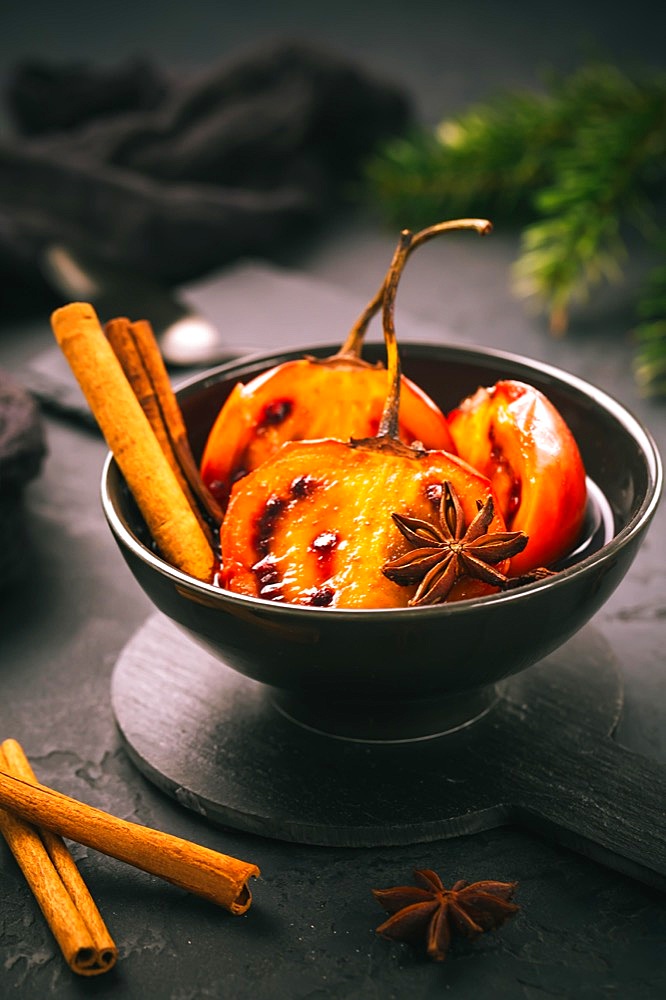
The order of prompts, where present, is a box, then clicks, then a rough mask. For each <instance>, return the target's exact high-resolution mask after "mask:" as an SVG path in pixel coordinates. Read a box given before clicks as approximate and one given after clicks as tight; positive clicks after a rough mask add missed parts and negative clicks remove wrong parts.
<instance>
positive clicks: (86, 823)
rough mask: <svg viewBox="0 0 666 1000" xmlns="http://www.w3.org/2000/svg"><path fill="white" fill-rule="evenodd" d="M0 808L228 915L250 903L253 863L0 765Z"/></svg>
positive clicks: (255, 872) (255, 869)
mask: <svg viewBox="0 0 666 1000" xmlns="http://www.w3.org/2000/svg"><path fill="white" fill-rule="evenodd" d="M0 763H1V762H0ZM0 806H4V808H5V809H6V810H8V811H11V813H13V814H15V816H18V817H20V818H21V819H23V820H27V821H28V822H29V823H34V824H36V825H38V826H39V827H42V828H45V829H47V830H52V831H53V832H54V833H57V834H59V835H60V836H61V837H68V838H69V839H70V840H74V841H76V842H77V843H79V844H85V845H86V846H87V847H93V848H94V849H95V850H97V851H101V852H102V854H108V855H109V856H110V857H113V858H117V859H118V860H120V861H125V862H126V863H127V864H130V865H133V866H134V867H135V868H140V869H141V870H142V871H145V872H149V873H150V874H151V875H157V876H159V877H160V878H163V879H165V880H166V881H167V882H171V883H172V884H173V885H177V886H180V887H181V888H183V889H186V890H187V891H188V892H192V893H195V894H196V895H198V896H202V897H203V898H204V899H208V900H210V901H211V902H213V903H217V904H218V905H219V906H223V907H225V909H227V910H229V912H230V913H233V914H240V913H245V912H246V911H247V910H248V908H249V906H250V904H251V902H252V894H251V892H250V890H249V888H248V884H247V883H248V879H249V878H250V877H257V876H258V875H259V874H260V873H259V868H258V867H257V865H255V864H252V863H250V862H247V861H240V860H238V859H237V858H232V857H229V856H228V855H226V854H220V853H218V852H217V851H213V850H211V849H210V848H207V847H201V846H199V845H198V844H193V843H191V842H190V841H188V840H183V839H181V838H180V837H174V836H172V835H171V834H168V833H162V832H161V831H159V830H153V829H150V828H149V827H145V826H140V825H139V824H138V823H130V822H129V821H128V820H123V819H118V818H117V817H115V816H112V815H110V814H109V813H106V812H103V811H102V810H101V809H95V808H93V807H92V806H88V805H85V804H84V803H83V802H78V801H77V800H76V799H72V798H70V797H69V796H67V795H63V794H61V793H60V792H56V791H54V790H53V789H52V788H47V787H46V786H45V785H39V784H38V785H32V784H30V783H28V782H26V781H23V780H21V779H19V778H15V777H13V776H12V775H10V774H9V773H8V772H7V770H6V768H4V767H0ZM1 811H2V810H1V809H0V812H1ZM7 814H9V812H8V813H7Z"/></svg>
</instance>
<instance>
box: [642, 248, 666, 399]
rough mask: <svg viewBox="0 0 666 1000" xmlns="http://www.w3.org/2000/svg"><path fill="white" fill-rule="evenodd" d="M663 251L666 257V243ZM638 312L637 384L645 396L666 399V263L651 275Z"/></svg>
mask: <svg viewBox="0 0 666 1000" xmlns="http://www.w3.org/2000/svg"><path fill="white" fill-rule="evenodd" d="M662 249H663V252H664V257H665V258H666V242H664V243H663V244H662ZM638 311H639V316H640V319H641V322H640V323H639V324H638V326H637V327H636V330H635V339H636V343H637V349H636V356H635V358H634V373H635V375H636V381H637V383H638V386H639V388H640V390H641V391H642V393H643V394H644V395H645V396H666V264H660V265H659V266H657V267H655V268H654V269H653V270H652V271H651V272H650V275H649V276H648V280H647V282H646V287H645V292H644V294H643V295H642V296H641V299H640V302H639V307H638Z"/></svg>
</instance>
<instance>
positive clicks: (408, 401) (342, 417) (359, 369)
mask: <svg viewBox="0 0 666 1000" xmlns="http://www.w3.org/2000/svg"><path fill="white" fill-rule="evenodd" d="M387 391H388V373H387V371H386V369H385V368H379V367H374V366H371V365H369V364H367V363H366V362H363V361H359V360H358V359H356V358H354V357H348V358H342V357H340V358H336V359H327V360H325V361H317V360H316V359H308V358H303V359H300V360H296V361H288V362H286V363H284V364H282V365H279V366H277V367H276V368H272V369H271V370H270V371H267V372H265V373H263V374H262V375H259V376H258V377H257V378H256V379H253V380H252V381H251V382H249V383H248V384H247V385H243V384H242V383H238V384H237V385H236V386H234V389H233V391H232V393H231V395H230V396H229V398H228V400H227V402H226V404H225V405H224V406H223V408H222V410H221V411H220V413H219V415H218V417H217V419H216V421H215V424H214V425H213V428H212V430H211V432H210V435H209V437H208V441H207V443H206V447H205V450H204V454H203V458H202V462H201V475H202V478H203V480H204V482H205V483H206V485H207V486H208V488H209V489H210V490H211V492H212V493H213V494H214V495H215V497H216V499H217V500H218V501H219V502H220V503H221V504H222V505H223V506H224V505H226V502H227V499H228V495H229V491H230V489H231V486H232V485H233V483H234V482H236V480H238V479H240V478H241V477H242V476H244V475H246V474H247V473H248V472H250V471H251V470H252V469H256V468H257V466H259V465H261V464H262V462H264V461H266V459H267V458H270V456H271V455H273V454H274V453H275V452H276V451H277V449H278V448H279V447H280V445H282V444H283V443H284V442H286V441H301V440H304V439H317V438H329V437H335V438H337V439H339V440H341V441H347V440H349V439H350V438H366V437H372V436H373V435H375V434H376V433H377V429H378V427H379V422H380V419H381V415H382V410H383V408H384V402H385V400H386V394H387ZM398 430H399V435H400V439H401V440H402V441H404V442H405V443H406V444H411V443H412V442H413V441H420V442H422V444H423V445H424V446H425V447H426V448H437V449H442V450H447V451H453V450H454V446H453V440H452V438H451V435H450V434H449V429H448V425H447V422H446V417H445V416H444V414H443V413H442V412H441V410H440V409H439V408H438V407H437V406H436V405H435V403H433V402H432V400H431V399H430V398H429V397H428V396H427V395H426V394H425V393H424V392H422V390H421V389H419V388H418V386H416V385H415V384H414V383H413V382H410V381H409V380H408V379H406V378H404V377H403V379H402V389H401V397H400V411H399V418H398Z"/></svg>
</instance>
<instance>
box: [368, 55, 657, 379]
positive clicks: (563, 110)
mask: <svg viewBox="0 0 666 1000" xmlns="http://www.w3.org/2000/svg"><path fill="white" fill-rule="evenodd" d="M664 180H666V77H664V76H660V75H656V74H652V75H644V76H643V77H641V78H638V77H636V78H633V79H632V78H630V77H629V76H627V75H625V74H623V73H621V72H620V71H619V70H618V69H616V68H614V67H612V66H608V65H601V64H596V65H593V66H588V67H585V68H583V69H581V70H579V71H578V72H577V73H574V74H572V75H571V76H570V77H568V78H565V79H564V80H559V81H558V80H553V81H551V84H550V88H549V90H548V92H547V93H545V94H540V95H534V94H523V93H518V94H506V95H502V96H500V97H498V98H496V99H495V100H494V101H492V102H489V103H488V104H486V105H480V106H477V107H475V108H472V109H471V110H470V111H468V112H466V113H465V114H463V115H460V116H458V117H457V118H454V119H451V120H447V121H445V122H442V123H441V125H439V127H438V128H437V129H436V131H434V132H429V133H425V132H422V133H418V134H416V135H412V136H411V137H408V138H406V139H402V140H399V141H394V142H392V143H391V144H390V145H389V146H388V147H387V148H386V149H384V150H383V151H381V152H380V153H379V154H378V155H377V156H375V158H374V159H373V160H372V161H371V162H370V163H369V164H368V167H367V182H368V188H367V196H368V197H369V198H370V199H371V200H374V201H375V202H376V203H378V204H379V205H380V206H381V208H382V209H383V211H384V212H385V214H386V216H387V217H388V218H389V219H390V220H391V222H392V223H397V224H399V225H400V226H401V227H402V226H409V227H412V228H416V227H422V226H424V225H427V224H429V223H430V222H432V220H433V218H444V217H447V216H451V215H454V214H474V215H480V214H486V215H489V216H490V217H491V218H494V219H495V220H498V219H500V218H504V219H510V220H512V221H514V222H519V223H520V224H521V225H522V226H523V232H522V244H521V254H520V257H519V259H518V261H517V262H516V264H515V268H514V278H515V284H514V290H515V291H516V294H519V295H521V296H524V297H531V298H533V299H534V300H535V301H536V302H537V303H539V304H540V306H541V307H542V308H543V309H545V310H546V312H547V313H548V314H549V315H550V322H551V327H552V329H553V330H554V331H556V332H563V331H564V330H565V329H566V326H567V323H568V317H569V313H570V310H571V308H572V306H573V305H574V304H578V303H584V302H585V300H586V299H587V298H588V297H589V295H590V292H591V290H592V289H593V288H594V287H595V286H597V285H598V284H599V283H600V282H602V281H617V280H620V279H621V278H622V274H623V266H624V262H625V259H626V251H625V248H624V244H623V240H622V237H621V232H622V231H623V228H624V227H625V225H626V224H627V223H629V224H631V225H633V227H634V228H635V229H636V230H637V231H638V232H639V233H640V235H641V236H642V238H644V239H645V240H647V241H648V242H650V243H652V242H656V238H657V235H658V233H657V226H656V224H655V222H654V216H655V206H654V204H653V198H654V196H655V195H657V194H658V193H659V192H660V190H663V185H664ZM661 308H662V311H661V313H660V314H659V315H658V316H656V317H655V316H652V317H651V318H650V320H649V323H650V324H652V326H651V329H652V334H651V336H650V337H649V338H648V334H647V332H646V330H647V322H648V321H647V320H646V321H645V322H644V323H643V324H642V326H641V328H640V329H641V330H642V331H643V332H642V334H641V337H642V339H641V343H642V344H643V346H644V350H646V348H645V340H646V338H647V339H649V340H650V344H651V348H650V352H649V353H650V356H651V357H652V361H651V362H648V361H647V357H646V355H645V354H644V355H643V363H642V365H641V366H640V367H637V373H638V372H639V371H640V372H641V373H642V374H641V379H642V385H643V388H644V391H650V392H653V391H662V388H661V387H662V382H661V381H660V380H659V379H656V380H655V379H651V378H649V377H646V374H645V372H646V369H645V367H644V365H645V363H647V364H648V367H650V365H652V366H654V364H655V361H654V356H655V354H656V355H658V354H659V352H660V351H663V353H664V356H665V357H666V344H665V343H664V338H663V336H661V335H658V334H657V333H655V328H654V326H653V324H654V323H655V322H658V320H659V316H661V317H666V310H664V309H663V300H662V307H661ZM637 377H638V374H637Z"/></svg>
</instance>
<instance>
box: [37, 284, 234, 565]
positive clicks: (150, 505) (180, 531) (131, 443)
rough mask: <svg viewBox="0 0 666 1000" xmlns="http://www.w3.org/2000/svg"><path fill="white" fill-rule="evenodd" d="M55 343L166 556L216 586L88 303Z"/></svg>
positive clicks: (62, 312) (189, 517)
mask: <svg viewBox="0 0 666 1000" xmlns="http://www.w3.org/2000/svg"><path fill="white" fill-rule="evenodd" d="M51 326H52V329H53V333H54V335H55V338H56V340H57V342H58V344H59V345H60V348H61V350H62V352H63V354H64V355H65V358H66V359H67V362H68V364H69V366H70V368H71V369H72V372H73V373H74V376H75V377H76V380H77V382H78V383H79V385H80V387H81V390H82V392H83V394H84V396H85V397H86V399H87V401H88V405H89V406H90V409H91V410H92V412H93V415H94V416H95V419H96V420H97V423H98V425H99V428H100V430H101V431H102V434H103V435H104V438H105V440H106V443H107V444H108V446H109V449H110V450H111V452H112V453H113V456H114V458H115V460H116V462H117V463H118V466H119V468H120V471H121V472H122V474H123V476H124V477H125V481H126V483H127V485H128V487H129V489H130V491H131V493H132V495H133V496H134V499H135V501H136V503H137V506H138V508H139V510H140V511H141V513H142V515H143V517H144V520H145V521H146V524H147V526H148V530H149V531H150V534H151V536H152V538H153V540H154V541H155V543H156V545H157V547H158V548H159V550H160V552H161V554H162V556H163V557H164V558H165V559H166V560H167V561H168V562H170V563H171V564H172V565H174V566H175V567H177V568H178V569H180V570H182V571H183V572H184V573H188V574H189V575H190V576H194V577H196V578H197V579H198V580H203V581H205V582H210V581H211V579H212V576H213V572H214V566H215V555H214V552H213V548H212V545H211V542H210V540H209V537H207V533H206V531H205V530H204V528H203V527H202V525H201V523H200V521H199V519H198V517H197V515H196V514H195V513H194V511H193V509H192V507H191V506H190V504H189V502H188V499H187V497H186V495H185V493H184V491H183V488H182V486H181V484H180V482H179V481H178V478H177V477H176V474H175V473H174V471H173V469H172V467H171V465H170V464H169V461H168V459H167V457H166V455H165V453H164V451H163V450H162V447H161V446H160V443H159V441H158V440H157V437H156V435H155V432H154V430H153V428H152V427H151V425H150V422H149V420H148V418H147V416H146V414H145V413H144V411H143V409H142V407H141V404H140V403H139V400H138V399H137V396H136V394H135V392H134V390H133V389H132V386H131V385H130V383H129V381H128V379H127V376H126V375H125V373H124V371H123V368H122V366H121V364H120V362H119V360H118V358H117V357H116V354H115V352H114V350H113V348H112V346H111V344H110V343H109V341H108V340H107V338H106V336H105V333H104V330H103V329H102V326H101V324H100V321H99V319H98V317H97V314H96V312H95V310H94V308H93V307H92V305H90V303H87V302H72V303H69V304H68V305H66V306H62V307H61V308H60V309H56V311H55V312H54V313H53V314H52V316H51Z"/></svg>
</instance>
